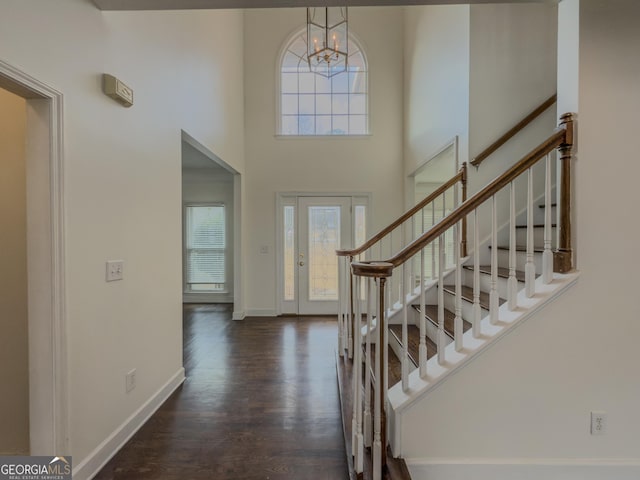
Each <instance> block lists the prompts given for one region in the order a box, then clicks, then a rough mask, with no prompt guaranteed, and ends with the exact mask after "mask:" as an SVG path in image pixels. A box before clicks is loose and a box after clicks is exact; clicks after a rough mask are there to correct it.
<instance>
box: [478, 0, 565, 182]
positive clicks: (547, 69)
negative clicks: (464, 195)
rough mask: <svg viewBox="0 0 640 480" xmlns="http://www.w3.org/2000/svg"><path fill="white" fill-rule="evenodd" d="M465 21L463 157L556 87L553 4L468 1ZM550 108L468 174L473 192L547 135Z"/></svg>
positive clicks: (551, 121)
mask: <svg viewBox="0 0 640 480" xmlns="http://www.w3.org/2000/svg"><path fill="white" fill-rule="evenodd" d="M470 8H471V22H470V43H471V53H470V86H469V90H470V93H469V125H470V126H469V159H473V158H474V157H475V156H476V155H477V154H479V153H480V152H481V151H482V150H484V149H485V148H486V147H488V146H489V145H490V144H491V143H493V142H494V141H495V140H497V139H498V138H499V137H500V136H501V135H502V134H503V133H504V132H506V131H507V130H508V129H509V128H511V127H512V126H513V125H515V124H516V123H517V122H518V121H519V120H520V119H522V118H523V117H524V116H525V115H527V114H528V113H529V112H531V111H532V110H533V109H534V108H535V107H537V106H538V105H539V104H541V103H542V102H543V101H544V100H546V99H547V98H549V97H550V96H551V95H553V94H554V93H555V91H556V79H557V74H556V64H557V61H556V60H557V54H556V52H557V17H558V14H557V7H556V5H554V4H550V3H546V4H522V5H514V4H511V5H510V4H501V5H497V4H494V5H472V6H471V7H470ZM556 126H557V118H556V114H555V108H551V109H549V110H547V112H546V113H545V114H544V115H543V116H542V117H540V118H539V119H538V120H536V121H535V122H534V123H533V124H532V125H529V127H527V129H526V130H525V131H524V132H522V134H519V135H518V136H517V137H516V138H514V139H513V140H512V141H511V142H509V143H508V144H506V145H505V146H504V147H502V148H501V149H500V150H498V151H497V152H496V153H494V154H493V155H492V156H491V157H489V158H488V159H487V160H485V161H484V162H483V163H482V167H481V168H479V169H478V170H477V171H476V172H474V173H473V175H471V176H470V182H469V183H470V185H469V188H470V190H471V191H472V192H475V191H477V190H478V189H479V188H481V187H482V186H484V185H486V183H487V182H488V181H490V180H492V179H493V178H494V177H495V176H496V175H498V174H500V173H502V172H503V171H504V170H506V167H507V166H508V165H512V164H513V163H514V162H515V161H516V160H519V159H520V158H521V157H522V156H523V155H524V154H525V153H527V152H529V151H530V150H531V149H532V148H533V147H535V146H536V145H537V144H539V143H540V142H542V140H544V139H545V138H547V137H548V136H549V135H550V134H551V133H552V131H553V129H554V128H555V127H556Z"/></svg>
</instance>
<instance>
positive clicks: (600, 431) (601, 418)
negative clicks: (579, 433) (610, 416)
mask: <svg viewBox="0 0 640 480" xmlns="http://www.w3.org/2000/svg"><path fill="white" fill-rule="evenodd" d="M606 432H607V412H591V435H604V434H605V433H606Z"/></svg>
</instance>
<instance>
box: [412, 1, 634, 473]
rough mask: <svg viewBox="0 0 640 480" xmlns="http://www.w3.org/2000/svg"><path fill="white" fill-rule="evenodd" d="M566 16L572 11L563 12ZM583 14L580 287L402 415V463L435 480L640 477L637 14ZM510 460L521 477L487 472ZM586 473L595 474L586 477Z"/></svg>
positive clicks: (595, 5) (621, 9)
mask: <svg viewBox="0 0 640 480" xmlns="http://www.w3.org/2000/svg"><path fill="white" fill-rule="evenodd" d="M563 8H567V9H573V8H576V3H575V2H574V1H571V2H567V3H565V2H562V3H561V4H560V9H561V12H562V9H563ZM569 13H570V11H569V10H568V11H566V12H563V14H562V15H561V16H560V19H561V20H562V19H563V18H564V19H565V20H567V23H564V22H563V23H562V24H561V25H560V30H561V31H562V30H563V28H572V29H573V32H569V33H568V35H567V36H566V37H565V36H563V38H568V39H569V40H570V39H571V38H573V37H574V34H575V33H576V31H575V28H576V27H577V22H575V16H571V15H569ZM576 13H577V12H576ZM565 14H566V15H565ZM579 15H580V21H579V59H580V61H579V76H570V77H572V78H573V79H579V85H569V84H567V82H571V78H568V79H567V78H564V77H561V78H560V79H559V84H560V85H559V91H561V92H563V91H566V90H567V89H575V88H579V97H578V115H579V117H578V118H579V123H578V134H579V136H578V142H579V146H578V149H579V153H578V156H577V159H576V161H575V166H576V169H575V190H576V198H575V221H576V223H575V227H576V229H577V237H578V240H579V243H578V245H577V254H578V259H579V261H578V268H579V270H580V271H581V276H580V279H579V281H578V284H577V285H576V286H575V287H573V289H572V290H570V291H569V292H567V293H566V294H565V295H563V296H562V297H560V298H558V299H557V300H556V301H555V302H554V303H552V304H550V305H549V306H547V307H546V308H545V309H544V310H543V311H542V312H541V313H540V314H538V315H536V316H535V317H533V318H531V319H530V320H529V321H527V323H526V324H524V325H522V326H521V327H519V328H518V329H517V330H516V331H514V332H513V333H512V334H511V335H509V336H508V337H506V338H505V339H503V340H502V341H500V342H499V343H498V344H497V345H496V346H495V347H494V348H492V349H490V350H489V351H487V352H486V353H485V354H483V355H482V356H481V357H479V358H478V359H477V360H476V361H474V362H472V363H471V364H470V365H469V366H468V367H467V368H465V369H463V370H462V371H460V372H459V373H458V374H456V375H454V376H452V377H451V378H450V379H449V380H448V381H447V382H446V383H445V384H444V385H442V386H441V387H440V388H437V389H435V390H434V391H433V393H432V394H431V395H429V396H428V399H427V401H426V402H423V406H421V407H420V408H415V409H414V410H413V411H412V412H411V413H410V414H409V415H408V416H407V418H406V419H405V425H404V426H405V428H406V430H405V432H406V434H407V442H406V443H404V445H406V446H407V449H406V450H405V452H404V454H405V456H406V457H409V458H417V457H421V458H422V459H423V460H425V459H426V460H427V461H429V462H431V463H433V464H434V465H435V466H433V467H432V468H430V469H429V468H427V469H424V468H420V469H419V470H421V471H422V473H424V474H425V475H427V474H430V475H431V476H429V477H428V478H431V479H436V480H438V479H440V478H448V479H450V478H464V477H462V476H458V477H456V476H455V474H456V472H457V473H458V474H459V473H460V472H462V470H460V469H456V467H455V465H449V466H446V464H447V463H453V464H455V463H479V464H486V465H485V466H484V467H483V466H482V465H479V466H478V468H476V469H474V477H475V478H481V479H484V478H493V479H496V478H542V475H541V476H538V477H536V475H535V472H536V471H538V472H541V471H544V472H545V474H544V475H543V476H544V478H546V479H556V478H571V479H573V478H612V479H613V478H615V479H635V478H638V477H639V476H640V455H639V453H638V448H637V446H638V443H637V433H638V430H639V429H640V410H638V401H639V399H640V382H638V371H637V370H638V365H639V364H640V350H639V349H638V346H637V342H638V338H639V337H640V324H639V323H638V318H640V307H639V306H638V302H635V301H634V298H635V297H636V284H635V282H634V281H633V280H632V278H633V275H634V269H633V267H634V265H635V264H636V263H637V262H635V261H633V258H634V252H635V250H636V244H637V238H638V235H639V234H640V229H639V227H638V225H637V222H635V221H634V219H635V218H637V202H635V201H634V200H633V195H634V194H633V192H634V191H635V188H636V183H637V178H638V176H639V175H640V164H639V163H638V162H636V161H635V159H636V157H637V144H636V142H634V141H633V139H634V138H635V136H636V133H637V132H636V130H637V128H636V123H637V122H636V118H637V112H638V111H639V110H640V88H639V86H638V78H640V59H639V57H638V55H637V46H638V44H640V32H639V31H638V29H637V19H638V18H640V4H638V2H636V1H634V0H615V1H612V2H603V1H600V0H581V1H580V2H579ZM572 20H573V21H572ZM572 24H573V26H572ZM565 47H566V46H562V48H560V51H561V52H563V55H565V54H568V55H570V56H571V58H566V57H561V58H559V62H561V63H562V62H573V60H572V58H573V56H574V55H578V52H577V51H575V50H574V51H573V52H571V51H570V50H571V49H570V48H568V47H566V48H565ZM561 101H564V100H563V99H561ZM614 279H617V281H616V280H614ZM625 279H628V280H625ZM612 281H614V282H615V285H614V284H612V283H611V282H612ZM591 411H605V412H607V414H608V425H607V432H606V434H605V435H603V436H592V435H590V433H589V425H590V412H591ZM408 439H413V443H410V442H409V441H408ZM410 445H411V446H410ZM510 463H511V464H513V465H515V467H516V468H515V470H517V471H515V472H514V468H508V469H506V470H508V472H507V475H506V476H501V475H498V474H497V473H496V472H495V471H494V472H493V474H492V475H489V476H487V475H483V472H485V473H486V472H487V471H488V470H487V469H491V468H493V466H494V465H507V464H510ZM536 463H537V464H539V465H542V466H546V467H547V468H545V469H543V470H541V469H540V467H536V466H534V464H536ZM554 464H556V467H555V468H554ZM560 464H564V466H560ZM513 465H512V466H513ZM580 465H587V466H588V465H592V466H591V467H588V468H587V470H586V472H587V474H584V475H580V474H579V472H580V470H581V469H582V468H581V467H580ZM607 465H613V466H614V467H607ZM616 465H617V466H616ZM416 470H418V469H416ZM437 470H441V472H442V471H445V472H447V474H446V475H445V476H442V475H436V473H437ZM516 475H520V476H517V477H516ZM416 478H427V477H426V476H419V477H416Z"/></svg>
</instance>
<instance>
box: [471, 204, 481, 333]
mask: <svg viewBox="0 0 640 480" xmlns="http://www.w3.org/2000/svg"><path fill="white" fill-rule="evenodd" d="M481 320H482V308H481V307H480V225H479V224H478V210H477V209H476V210H474V211H473V325H472V328H473V338H480V335H482V324H481V323H480V321H481Z"/></svg>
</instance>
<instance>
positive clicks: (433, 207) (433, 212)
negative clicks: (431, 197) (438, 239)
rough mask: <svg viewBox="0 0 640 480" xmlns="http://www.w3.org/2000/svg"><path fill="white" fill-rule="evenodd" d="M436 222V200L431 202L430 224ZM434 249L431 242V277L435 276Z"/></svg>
mask: <svg viewBox="0 0 640 480" xmlns="http://www.w3.org/2000/svg"><path fill="white" fill-rule="evenodd" d="M435 223H436V202H435V201H433V202H431V226H432V227H433V226H434V225H435ZM436 275H437V273H436V249H435V245H434V242H431V278H433V279H435V278H436Z"/></svg>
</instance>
